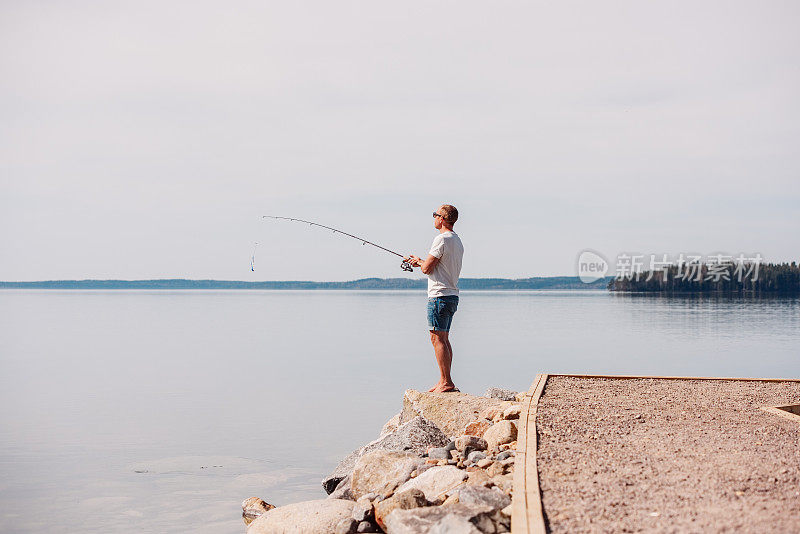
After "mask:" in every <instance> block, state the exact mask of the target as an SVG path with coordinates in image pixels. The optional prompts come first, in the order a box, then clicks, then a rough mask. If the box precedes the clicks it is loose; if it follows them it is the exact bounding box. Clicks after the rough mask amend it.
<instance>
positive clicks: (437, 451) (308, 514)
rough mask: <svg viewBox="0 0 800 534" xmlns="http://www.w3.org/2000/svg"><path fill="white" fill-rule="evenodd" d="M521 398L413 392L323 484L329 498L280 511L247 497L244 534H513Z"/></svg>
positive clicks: (495, 391)
mask: <svg viewBox="0 0 800 534" xmlns="http://www.w3.org/2000/svg"><path fill="white" fill-rule="evenodd" d="M524 396H525V393H518V392H516V391H511V390H505V389H500V388H490V389H489V390H487V392H486V394H485V395H484V396H475V395H469V394H466V393H460V392H453V393H423V392H419V391H415V390H413V389H410V390H407V391H406V392H405V393H404V395H403V409H402V410H401V411H400V413H398V414H397V415H395V416H394V417H392V418H391V419H390V420H389V421H388V422H387V423H386V424H385V425H384V427H383V429H382V430H381V433H380V435H379V437H378V438H377V439H376V440H375V441H372V442H370V443H368V444H366V445H364V446H363V447H361V448H359V449H357V450H355V451H353V452H352V453H351V454H350V455H348V456H347V457H346V458H344V459H343V460H342V461H341V462H340V463H339V465H338V466H336V468H335V469H334V470H333V472H332V473H331V474H330V475H328V476H327V477H325V479H324V480H323V481H322V487H323V489H324V490H325V491H326V493H328V496H327V498H324V499H318V500H313V501H305V502H300V503H294V504H289V505H286V506H280V507H275V506H272V505H270V504H268V503H267V502H265V501H263V500H262V499H260V498H258V497H250V498H248V499H246V500H245V501H244V502H243V503H242V517H243V519H244V522H245V524H246V525H247V534H280V533H287V534H288V533H292V534H306V533H308V534H319V533H325V532H330V533H335V534H352V533H356V532H386V533H388V534H411V533H415V534H416V533H423V534H424V533H430V534H444V533H446V532H454V533H455V532H458V533H476V534H477V533H497V532H510V528H511V497H512V494H513V487H512V486H513V484H512V479H513V471H514V458H515V453H514V448H515V447H516V439H517V420H518V419H519V415H520V412H521V410H522V400H523V399H524Z"/></svg>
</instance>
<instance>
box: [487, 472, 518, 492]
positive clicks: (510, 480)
mask: <svg viewBox="0 0 800 534" xmlns="http://www.w3.org/2000/svg"><path fill="white" fill-rule="evenodd" d="M492 484H494V485H495V486H497V487H498V488H499V489H501V490H503V491H504V492H506V493H511V489H512V488H513V487H514V475H513V473H508V474H507V475H497V476H495V477H492Z"/></svg>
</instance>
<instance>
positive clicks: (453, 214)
mask: <svg viewBox="0 0 800 534" xmlns="http://www.w3.org/2000/svg"><path fill="white" fill-rule="evenodd" d="M440 209H441V210H442V211H443V212H444V220H445V221H447V222H449V223H450V224H455V223H456V221H457V220H458V210H457V209H456V207H455V206H451V205H450V204H442V207H441V208H440Z"/></svg>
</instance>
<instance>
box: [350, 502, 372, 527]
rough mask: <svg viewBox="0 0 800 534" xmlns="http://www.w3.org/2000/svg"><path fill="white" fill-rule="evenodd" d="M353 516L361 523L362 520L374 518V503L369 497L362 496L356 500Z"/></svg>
mask: <svg viewBox="0 0 800 534" xmlns="http://www.w3.org/2000/svg"><path fill="white" fill-rule="evenodd" d="M352 518H353V519H355V520H356V521H358V522H359V523H360V522H362V521H371V520H372V519H373V518H374V514H373V509H372V503H371V502H370V501H369V499H364V498H363V497H362V498H360V499H359V500H358V502H356V505H355V506H354V507H353V515H352Z"/></svg>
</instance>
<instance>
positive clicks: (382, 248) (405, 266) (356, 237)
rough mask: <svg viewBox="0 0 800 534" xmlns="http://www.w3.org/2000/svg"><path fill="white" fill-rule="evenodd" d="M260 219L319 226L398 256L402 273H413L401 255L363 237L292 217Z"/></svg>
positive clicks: (412, 269)
mask: <svg viewBox="0 0 800 534" xmlns="http://www.w3.org/2000/svg"><path fill="white" fill-rule="evenodd" d="M261 218H262V219H267V218H269V219H283V220H285V221H295V222H301V223H306V224H310V225H311V226H319V227H320V228H325V229H328V230H333V233H334V234H342V235H346V236H347V237H352V238H353V239H357V240H358V241H361V244H362V245H372V246H373V247H377V248H379V249H381V250H385V251H386V252H388V253H389V254H394V255H395V256H400V257H401V258H403V263H401V264H400V268H401V269H403V270H404V271H408V272H414V268H413V267H412V266H411V264H410V263H408V262H407V261H406V257H405V256H403V255H402V254H400V253H399V252H395V251H394V250H389V249H388V248H386V247H382V246H380V245H378V244H377V243H373V242H372V241H369V240H367V239H364V238H363V237H358V236H357V235H353V234H348V233H347V232H344V231H342V230H339V229H338V228H333V227H331V226H325V225H324V224H319V223H315V222H313V221H305V220H303V219H295V218H294V217H279V216H277V215H262V216H261Z"/></svg>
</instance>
